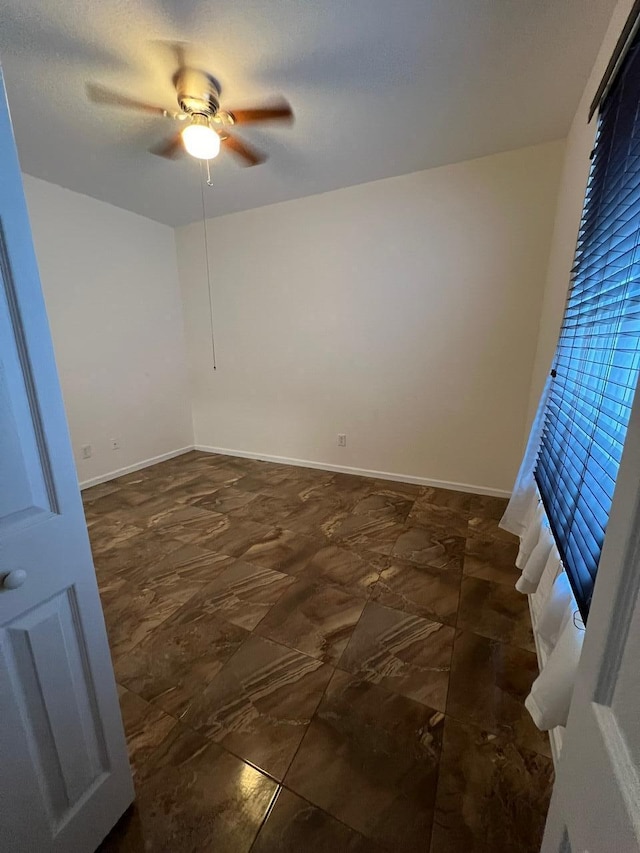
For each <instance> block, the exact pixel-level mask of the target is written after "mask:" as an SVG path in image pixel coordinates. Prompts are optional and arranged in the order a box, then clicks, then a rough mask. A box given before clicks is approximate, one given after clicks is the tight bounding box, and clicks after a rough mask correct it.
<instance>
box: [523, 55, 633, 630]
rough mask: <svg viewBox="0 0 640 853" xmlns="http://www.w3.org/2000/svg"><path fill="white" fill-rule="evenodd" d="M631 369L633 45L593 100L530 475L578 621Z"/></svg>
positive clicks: (615, 462) (600, 533)
mask: <svg viewBox="0 0 640 853" xmlns="http://www.w3.org/2000/svg"><path fill="white" fill-rule="evenodd" d="M639 369H640V45H639V43H638V39H637V38H636V40H635V42H634V44H633V45H632V47H631V48H630V50H629V53H628V54H627V57H626V59H625V61H624V65H623V67H622V68H621V70H620V72H619V74H618V77H617V79H616V81H615V83H614V85H613V87H612V89H611V91H610V92H609V95H608V96H607V98H606V100H605V102H604V103H603V105H602V107H601V113H600V119H599V125H598V134H597V139H596V145H595V149H594V152H593V161H592V166H591V173H590V176H589V182H588V185H587V193H586V198H585V204H584V209H583V215H582V221H581V225H580V231H579V234H578V245H577V249H576V255H575V261H574V265H573V269H572V276H571V288H570V291H569V298H568V302H567V307H566V311H565V316H564V321H563V324H562V329H561V332H560V340H559V342H558V348H557V351H556V356H555V360H554V370H553V373H552V376H553V378H552V382H551V391H550V396H549V400H548V404H547V409H546V412H545V421H544V429H543V437H542V443H541V446H540V450H539V454H538V461H537V466H536V472H535V476H536V481H537V483H538V488H539V490H540V494H541V496H542V500H543V503H544V506H545V509H546V512H547V515H548V518H549V523H550V525H551V530H552V532H553V534H554V537H555V540H556V543H557V545H558V550H559V551H560V556H561V557H562V560H563V562H564V565H565V568H566V570H567V574H568V575H569V578H570V580H571V584H572V586H573V590H574V593H575V596H576V600H577V602H578V605H579V607H580V611H581V613H582V616H583V617H584V618H585V619H586V618H587V615H588V611H589V606H590V603H591V596H592V594H593V585H594V582H595V578H596V573H597V570H598V562H599V560H600V552H601V550H602V545H603V542H604V535H605V531H606V529H607V521H608V518H609V511H610V509H611V502H612V499H613V491H614V488H615V483H616V477H617V474H618V467H619V465H620V459H621V456H622V448H623V445H624V441H625V436H626V432H627V425H628V422H629V415H630V412H631V404H632V401H633V396H634V392H635V388H636V384H637V381H638V371H639Z"/></svg>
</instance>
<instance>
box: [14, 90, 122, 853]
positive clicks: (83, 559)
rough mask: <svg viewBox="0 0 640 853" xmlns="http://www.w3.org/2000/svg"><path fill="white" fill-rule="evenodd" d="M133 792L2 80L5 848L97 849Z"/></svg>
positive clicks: (28, 851)
mask: <svg viewBox="0 0 640 853" xmlns="http://www.w3.org/2000/svg"><path fill="white" fill-rule="evenodd" d="M60 251H61V252H72V251H73V246H60ZM87 275H88V276H89V275H91V270H90V269H88V270H87ZM96 321H97V322H98V320H97V318H96ZM132 800H133V787H132V781H131V773H130V770H129V764H128V760H127V753H126V745H125V740H124V735H123V731H122V722H121V718H120V710H119V707H118V700H117V694H116V688H115V683H114V678H113V670H112V667H111V658H110V655H109V648H108V645H107V637H106V633H105V628H104V621H103V617H102V609H101V607H100V599H99V597H98V589H97V586H96V579H95V573H94V569H93V562H92V559H91V551H90V548H89V541H88V538H87V531H86V525H85V521H84V514H83V511H82V502H81V499H80V493H79V490H78V483H77V479H76V473H75V467H74V463H73V457H72V454H71V446H70V443H69V437H68V432H67V424H66V420H65V413H64V409H63V405H62V397H61V394H60V387H59V384H58V377H57V374H56V366H55V361H54V356H53V350H52V348H51V338H50V335H49V327H48V324H47V316H46V313H45V307H44V301H43V298H42V293H41V290H40V281H39V278H38V269H37V266H36V260H35V255H34V251H33V245H32V241H31V231H30V228H29V220H28V217H27V209H26V206H25V200H24V194H23V190H22V181H21V177H20V170H19V166H18V160H17V157H16V151H15V145H14V141H13V135H12V130H11V124H10V119H9V112H8V109H7V104H6V99H5V96H4V85H3V81H2V76H1V74H0V850H2V851H3V853H23V851H24V853H44V851H65V853H85V851H92V850H95V848H96V846H97V845H98V844H99V842H100V841H101V839H102V838H103V837H104V836H105V834H106V833H107V832H108V831H109V829H110V828H111V826H113V824H114V823H115V822H116V821H117V820H118V818H119V817H120V815H121V814H122V813H123V811H124V810H125V809H126V808H127V806H128V805H129V804H130V803H131V802H132Z"/></svg>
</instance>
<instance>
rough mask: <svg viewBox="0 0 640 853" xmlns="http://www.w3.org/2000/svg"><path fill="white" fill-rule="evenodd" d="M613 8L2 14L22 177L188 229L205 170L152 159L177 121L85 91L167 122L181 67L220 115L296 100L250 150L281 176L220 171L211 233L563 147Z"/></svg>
mask: <svg viewBox="0 0 640 853" xmlns="http://www.w3.org/2000/svg"><path fill="white" fill-rule="evenodd" d="M614 6H615V0H391V2H390V1H389V0H206V2H203V0H135V2H132V0H4V2H3V4H2V13H1V19H0V57H1V58H2V62H3V66H4V70H5V76H6V80H7V88H8V92H9V103H10V106H11V110H12V115H13V121H14V126H15V132H16V137H17V141H18V149H19V154H20V159H21V162H22V167H23V169H24V171H26V172H28V173H29V174H31V175H35V176H36V177H40V178H44V179H45V180H48V181H52V182H54V183H56V184H61V185H62V186H64V187H68V188H70V189H72V190H76V191H78V192H82V193H86V194H87V195H90V196H94V197H95V198H99V199H102V200H104V201H108V202H111V203H112V204H115V205H118V206H119V207H123V208H127V209H129V210H133V211H136V212H137V213H141V214H143V215H145V216H149V217H151V218H153V219H157V220H159V221H161V222H166V223H167V224H170V225H181V224H184V223H187V222H190V221H193V220H195V219H197V218H198V217H199V216H200V215H201V207H200V204H201V201H200V192H199V173H198V164H197V163H196V161H194V160H191V159H190V158H186V159H185V160H184V161H181V162H169V161H164V160H162V159H160V158H158V157H155V156H153V155H151V154H149V153H147V151H146V149H147V147H148V146H149V145H151V144H153V143H154V142H157V141H159V140H160V139H162V138H163V136H164V135H165V134H168V133H171V131H172V129H173V125H172V123H171V122H170V121H168V120H163V119H161V118H150V117H148V116H145V115H138V114H136V113H130V112H126V111H123V110H116V109H111V108H107V107H100V106H97V105H96V104H93V103H89V102H88V101H87V98H86V95H85V88H84V87H85V83H86V82H87V81H92V82H99V83H102V84H104V85H107V86H110V87H112V88H114V89H117V90H120V91H123V92H126V93H129V94H131V95H133V96H138V97H140V98H143V99H145V100H149V101H152V102H157V103H159V104H161V105H163V106H164V105H166V106H167V107H170V108H172V107H173V106H174V103H175V102H174V98H175V94H174V92H173V89H172V86H171V76H172V73H173V71H174V69H175V61H174V57H173V55H172V52H171V50H169V49H168V48H167V46H166V44H163V43H161V42H165V41H167V40H169V41H174V42H175V41H185V42H188V43H189V44H190V45H191V47H190V48H189V61H190V63H191V64H194V65H197V66H200V67H203V68H206V69H207V70H209V71H210V72H212V73H213V74H214V75H215V76H216V77H217V78H218V79H219V80H220V82H221V84H222V103H223V106H226V107H233V106H237V107H240V106H250V105H252V103H253V102H256V101H258V102H259V101H260V100H261V99H263V98H265V97H268V96H270V95H273V94H282V95H284V96H285V97H286V98H287V99H288V100H289V101H290V102H291V104H292V106H293V108H294V110H295V113H296V123H295V125H294V126H293V127H290V128H289V127H279V126H274V125H261V126H260V127H251V128H247V129H246V130H242V132H240V131H238V135H241V134H242V135H243V136H244V138H246V139H247V140H248V141H250V142H253V143H255V144H256V145H258V147H261V148H264V149H265V150H266V151H268V153H269V154H270V159H269V161H268V162H267V163H266V164H264V165H261V166H257V167H253V168H250V169H243V168H241V167H239V166H238V165H237V163H236V161H235V160H234V159H233V158H232V157H231V156H230V155H226V156H220V157H219V158H218V160H216V161H215V164H214V183H215V187H214V189H213V190H211V191H207V197H206V200H207V214H208V215H209V216H216V215H219V214H222V213H229V212H233V211H238V210H245V209H247V208H251V207H258V206H260V205H264V204H270V203H272V202H276V201H282V200H285V199H291V198H298V197H300V196H305V195H310V194H312V193H318V192H324V191H327V190H332V189H336V188H337V187H344V186H349V185H352V184H358V183H362V182H364V181H371V180H375V179H377V178H384V177H389V176H391V175H400V174H405V173H408V172H413V171H416V170H419V169H425V168H429V167H432V166H438V165H442V164H444V163H453V162H456V161H460V160H466V159H469V158H473V157H479V156H483V155H486V154H491V153H495V152H498V151H505V150H508V149H511V148H518V147H521V146H526V145H533V144H536V143H539V142H544V141H547V140H552V139H557V138H560V137H562V136H564V135H565V134H566V132H567V130H568V127H569V123H570V120H571V118H572V116H573V113H574V111H575V108H576V106H577V103H578V100H579V97H580V94H581V92H582V89H583V87H584V84H585V82H586V79H587V76H588V73H589V71H590V68H591V65H592V63H593V61H594V59H595V55H596V53H597V49H598V47H599V44H600V42H601V39H602V37H603V35H604V31H605V29H606V26H607V23H608V20H609V18H610V15H611V13H612V10H613V7H614Z"/></svg>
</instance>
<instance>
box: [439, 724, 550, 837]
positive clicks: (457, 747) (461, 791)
mask: <svg viewBox="0 0 640 853" xmlns="http://www.w3.org/2000/svg"><path fill="white" fill-rule="evenodd" d="M553 778H554V774H553V762H552V761H551V759H550V758H546V757H544V756H541V755H537V754H536V753H534V752H529V751H528V750H526V749H523V748H522V747H519V746H518V745H517V744H515V743H514V742H513V741H510V740H508V739H506V738H504V737H499V736H498V735H494V734H489V733H488V732H486V731H482V730H481V729H478V728H475V727H474V726H470V725H465V724H464V723H460V722H458V721H457V720H454V719H452V718H451V717H447V718H446V720H445V725H444V741H443V745H442V756H441V760H440V774H439V779H438V793H437V797H436V808H435V817H434V823H433V834H432V839H431V853H514V851H518V853H538V851H539V850H540V845H541V843H542V834H543V831H544V824H545V818H546V813H547V809H548V807H549V799H550V796H551V788H552V784H553Z"/></svg>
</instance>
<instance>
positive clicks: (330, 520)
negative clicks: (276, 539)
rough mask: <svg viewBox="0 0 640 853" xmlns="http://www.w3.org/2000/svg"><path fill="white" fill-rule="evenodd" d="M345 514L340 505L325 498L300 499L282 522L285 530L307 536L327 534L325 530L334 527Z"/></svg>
mask: <svg viewBox="0 0 640 853" xmlns="http://www.w3.org/2000/svg"><path fill="white" fill-rule="evenodd" d="M345 516H346V513H345V511H344V510H343V509H342V507H341V506H340V505H336V504H335V503H332V502H331V501H326V500H308V501H301V503H300V507H299V508H298V509H297V510H296V512H294V513H292V514H290V515H288V516H287V517H286V519H285V521H284V522H283V525H284V526H286V528H287V530H293V531H295V532H296V533H304V534H306V535H307V536H317V535H318V534H320V535H322V536H327V535H328V534H327V531H328V530H331V529H332V528H333V527H336V526H337V525H338V524H339V523H340V521H342V520H343V519H344V518H345Z"/></svg>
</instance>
